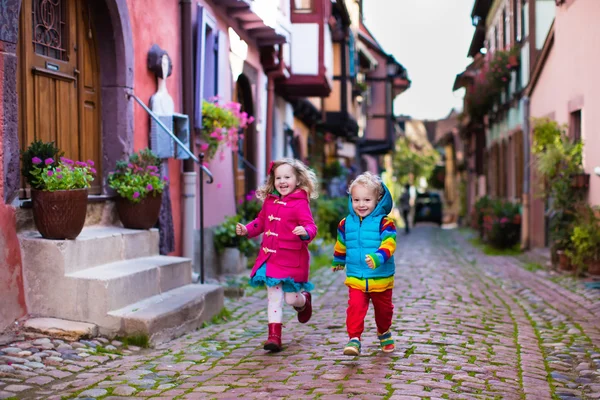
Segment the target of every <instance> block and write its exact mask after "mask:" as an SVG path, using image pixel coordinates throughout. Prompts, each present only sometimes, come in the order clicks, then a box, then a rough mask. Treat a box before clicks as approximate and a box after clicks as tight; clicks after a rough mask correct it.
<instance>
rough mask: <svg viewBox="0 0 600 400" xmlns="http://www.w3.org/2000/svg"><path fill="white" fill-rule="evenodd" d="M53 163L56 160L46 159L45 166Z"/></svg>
mask: <svg viewBox="0 0 600 400" xmlns="http://www.w3.org/2000/svg"><path fill="white" fill-rule="evenodd" d="M53 162H54V159H53V158H50V157H48V158H46V159H45V160H44V164H46V165H50V164H52V163H53Z"/></svg>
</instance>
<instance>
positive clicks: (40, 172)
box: [21, 140, 96, 240]
mask: <svg viewBox="0 0 600 400" xmlns="http://www.w3.org/2000/svg"><path fill="white" fill-rule="evenodd" d="M61 154H62V153H61V152H60V150H59V149H58V148H57V147H56V146H55V145H54V142H49V143H44V142H42V141H39V140H38V141H35V142H33V143H31V145H30V146H29V148H28V149H27V150H26V151H25V152H23V154H22V156H21V158H22V161H23V175H24V176H25V178H26V179H27V182H28V183H29V185H30V186H31V200H32V208H33V221H34V223H35V226H36V228H37V230H38V231H39V232H40V234H41V235H42V237H44V238H46V239H58V240H64V239H75V238H76V237H77V236H79V234H80V233H81V230H82V229H83V226H84V224H85V216H86V213H87V199H88V188H89V187H90V185H91V183H92V181H93V180H94V176H95V175H96V170H95V169H94V162H93V161H92V160H88V161H87V162H83V161H73V160H71V159H68V158H66V157H62V156H61Z"/></svg>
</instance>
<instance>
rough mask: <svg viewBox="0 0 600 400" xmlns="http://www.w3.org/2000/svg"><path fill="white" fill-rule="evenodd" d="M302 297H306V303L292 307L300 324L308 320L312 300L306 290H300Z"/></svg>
mask: <svg viewBox="0 0 600 400" xmlns="http://www.w3.org/2000/svg"><path fill="white" fill-rule="evenodd" d="M302 294H303V295H304V297H305V298H306V303H304V306H303V307H294V308H295V309H296V311H298V322H300V323H301V324H305V323H307V322H308V321H309V320H310V317H311V316H312V302H311V300H310V299H311V296H310V293H308V292H302Z"/></svg>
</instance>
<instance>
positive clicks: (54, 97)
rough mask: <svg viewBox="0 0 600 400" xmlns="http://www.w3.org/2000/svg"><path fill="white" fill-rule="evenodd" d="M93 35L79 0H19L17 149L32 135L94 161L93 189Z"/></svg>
mask: <svg viewBox="0 0 600 400" xmlns="http://www.w3.org/2000/svg"><path fill="white" fill-rule="evenodd" d="M96 40H97V39H96V32H95V29H94V27H93V24H92V15H91V14H90V13H89V10H88V8H87V6H86V2H85V1H84V0H23V4H22V6H21V19H20V29H19V49H18V51H19V55H18V60H19V94H20V102H19V131H20V132H19V135H20V141H21V148H22V149H26V148H27V147H28V146H29V144H30V143H31V142H32V141H34V140H36V139H40V140H43V141H45V142H50V141H54V142H55V143H56V145H57V146H58V148H60V149H61V150H62V151H63V152H64V155H65V157H68V158H71V159H74V160H81V161H87V160H93V161H94V163H95V168H96V170H97V172H98V173H97V177H96V180H95V181H94V183H93V185H92V188H91V190H90V193H93V194H97V193H100V192H101V189H102V178H101V177H102V170H101V166H102V164H101V161H102V145H101V130H100V76H99V72H100V71H99V70H100V68H99V63H98V52H97V45H96V44H97V42H96ZM22 189H25V184H24V183H23V185H22ZM25 196H26V192H25V190H22V193H21V197H25Z"/></svg>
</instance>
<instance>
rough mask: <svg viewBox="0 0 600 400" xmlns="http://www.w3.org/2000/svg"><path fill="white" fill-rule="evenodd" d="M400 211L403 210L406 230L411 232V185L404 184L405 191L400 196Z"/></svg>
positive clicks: (407, 232)
mask: <svg viewBox="0 0 600 400" xmlns="http://www.w3.org/2000/svg"><path fill="white" fill-rule="evenodd" d="M400 211H402V219H403V220H404V232H406V234H409V233H410V222H409V221H408V215H409V214H410V185H409V184H408V183H407V184H406V185H404V193H402V196H400Z"/></svg>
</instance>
